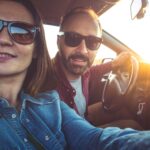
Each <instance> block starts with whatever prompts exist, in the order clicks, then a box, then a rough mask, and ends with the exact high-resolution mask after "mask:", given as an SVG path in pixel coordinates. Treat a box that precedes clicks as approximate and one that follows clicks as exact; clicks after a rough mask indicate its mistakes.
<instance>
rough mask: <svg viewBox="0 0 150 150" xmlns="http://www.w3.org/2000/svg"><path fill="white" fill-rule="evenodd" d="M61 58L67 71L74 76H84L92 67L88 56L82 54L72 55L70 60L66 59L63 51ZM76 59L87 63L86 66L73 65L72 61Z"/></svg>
mask: <svg viewBox="0 0 150 150" xmlns="http://www.w3.org/2000/svg"><path fill="white" fill-rule="evenodd" d="M60 57H61V60H62V63H63V66H64V67H65V69H66V70H67V71H68V72H69V73H71V74H73V75H82V74H83V73H84V72H85V71H86V70H87V69H88V68H89V67H90V66H91V63H90V60H89V58H88V57H87V56H84V55H83V54H81V53H80V52H76V53H74V54H72V55H70V56H69V57H68V58H66V57H65V55H64V53H63V51H62V50H61V51H60ZM74 59H80V60H82V61H84V62H86V64H85V65H84V66H80V65H75V64H72V63H71V60H74Z"/></svg>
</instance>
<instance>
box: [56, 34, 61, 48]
mask: <svg viewBox="0 0 150 150" xmlns="http://www.w3.org/2000/svg"><path fill="white" fill-rule="evenodd" d="M60 42H61V39H60V36H59V35H57V47H58V49H59V48H60Z"/></svg>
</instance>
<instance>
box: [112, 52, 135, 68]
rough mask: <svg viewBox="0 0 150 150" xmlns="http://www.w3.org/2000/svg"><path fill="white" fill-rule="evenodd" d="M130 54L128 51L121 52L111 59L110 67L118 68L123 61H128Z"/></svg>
mask: <svg viewBox="0 0 150 150" xmlns="http://www.w3.org/2000/svg"><path fill="white" fill-rule="evenodd" d="M131 56H132V54H131V53H130V52H121V53H120V54H119V55H118V56H117V57H116V58H115V59H114V60H113V61H112V68H113V69H115V68H118V67H121V66H122V65H124V64H125V63H127V62H129V61H130V59H131Z"/></svg>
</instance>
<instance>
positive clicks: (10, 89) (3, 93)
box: [0, 77, 23, 106]
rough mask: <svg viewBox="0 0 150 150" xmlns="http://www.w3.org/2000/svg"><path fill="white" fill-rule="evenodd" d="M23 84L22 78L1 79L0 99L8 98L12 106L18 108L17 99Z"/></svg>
mask: <svg viewBox="0 0 150 150" xmlns="http://www.w3.org/2000/svg"><path fill="white" fill-rule="evenodd" d="M22 84H23V79H22V78H16V77H11V78H10V77H0V97H3V98H6V99H7V100H8V102H9V103H10V105H12V106H17V105H18V104H17V98H18V94H19V92H20V90H21V87H22Z"/></svg>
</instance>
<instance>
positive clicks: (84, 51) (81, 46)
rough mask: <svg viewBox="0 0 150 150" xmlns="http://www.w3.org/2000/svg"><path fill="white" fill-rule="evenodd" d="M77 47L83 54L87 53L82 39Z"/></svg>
mask: <svg viewBox="0 0 150 150" xmlns="http://www.w3.org/2000/svg"><path fill="white" fill-rule="evenodd" d="M77 49H78V51H80V52H82V53H84V54H85V53H88V48H87V47H86V42H85V40H84V39H83V40H82V41H81V43H80V44H79V46H78V48H77Z"/></svg>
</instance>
